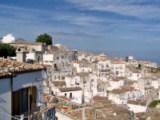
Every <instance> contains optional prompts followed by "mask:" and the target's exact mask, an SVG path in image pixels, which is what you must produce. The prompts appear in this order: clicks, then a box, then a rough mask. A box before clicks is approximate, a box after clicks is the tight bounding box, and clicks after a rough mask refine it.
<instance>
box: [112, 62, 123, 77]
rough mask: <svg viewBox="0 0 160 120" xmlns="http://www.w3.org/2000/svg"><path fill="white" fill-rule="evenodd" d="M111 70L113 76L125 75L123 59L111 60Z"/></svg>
mask: <svg viewBox="0 0 160 120" xmlns="http://www.w3.org/2000/svg"><path fill="white" fill-rule="evenodd" d="M111 71H112V73H113V74H114V76H117V77H125V75H126V64H125V62H123V61H112V62H111Z"/></svg>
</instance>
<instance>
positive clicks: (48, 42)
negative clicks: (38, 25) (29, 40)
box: [36, 33, 52, 45]
mask: <svg viewBox="0 0 160 120" xmlns="http://www.w3.org/2000/svg"><path fill="white" fill-rule="evenodd" d="M36 42H43V43H46V45H52V36H50V35H48V34H47V33H44V34H41V35H39V36H37V38H36Z"/></svg>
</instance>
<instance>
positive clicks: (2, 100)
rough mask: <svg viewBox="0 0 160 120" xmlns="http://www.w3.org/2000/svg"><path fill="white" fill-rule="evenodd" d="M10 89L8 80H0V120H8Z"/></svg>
mask: <svg viewBox="0 0 160 120" xmlns="http://www.w3.org/2000/svg"><path fill="white" fill-rule="evenodd" d="M10 114H11V88H10V78H3V79H0V120H10V119H11V118H10V117H9V116H10Z"/></svg>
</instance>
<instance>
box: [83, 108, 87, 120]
mask: <svg viewBox="0 0 160 120" xmlns="http://www.w3.org/2000/svg"><path fill="white" fill-rule="evenodd" d="M82 120H86V116H85V108H83V109H82Z"/></svg>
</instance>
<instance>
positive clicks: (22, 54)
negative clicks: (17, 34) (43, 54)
mask: <svg viewBox="0 0 160 120" xmlns="http://www.w3.org/2000/svg"><path fill="white" fill-rule="evenodd" d="M26 53H27V52H26V51H23V50H21V49H18V50H17V51H16V58H17V62H25V61H26Z"/></svg>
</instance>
